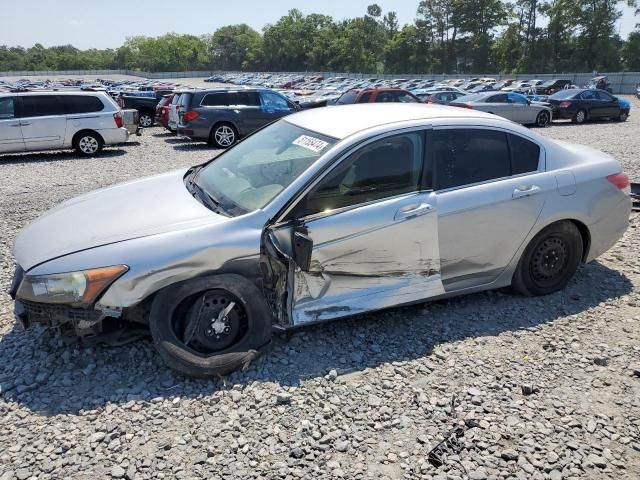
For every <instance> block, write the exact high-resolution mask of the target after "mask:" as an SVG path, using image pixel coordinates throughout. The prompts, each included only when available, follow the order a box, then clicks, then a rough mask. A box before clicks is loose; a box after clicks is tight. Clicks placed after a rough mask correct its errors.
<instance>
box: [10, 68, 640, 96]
mask: <svg viewBox="0 0 640 480" xmlns="http://www.w3.org/2000/svg"><path fill="white" fill-rule="evenodd" d="M215 73H219V74H225V73H242V72H214V71H193V72H153V73H152V72H141V71H137V70H66V71H37V72H33V71H21V72H0V78H2V77H13V78H22V77H33V76H39V77H50V78H54V77H55V78H60V77H66V76H72V75H73V76H83V75H84V76H89V75H90V76H103V77H105V78H108V77H109V76H110V75H132V76H136V77H143V78H149V79H157V80H160V79H179V78H206V77H209V76H210V75H213V74H215ZM245 73H246V72H245ZM269 73H271V74H274V75H281V74H298V75H322V76H323V77H325V78H328V77H347V78H380V79H392V78H420V79H434V80H444V79H449V78H474V77H481V78H482V77H491V78H496V79H507V78H514V79H516V80H528V79H534V78H536V79H541V80H550V79H553V78H562V79H568V80H571V81H572V82H573V83H574V84H575V85H578V86H582V85H586V84H587V83H588V82H589V80H590V79H591V78H592V77H593V76H594V75H593V73H545V74H536V73H527V74H517V75H499V74H491V73H486V74H473V75H456V74H451V75H431V74H423V75H416V74H394V75H379V74H375V73H339V72H269ZM598 75H606V76H607V77H608V78H609V82H610V84H611V88H612V90H613V93H616V94H617V93H626V94H629V93H634V92H635V88H636V85H638V84H640V72H611V73H607V72H603V73H598Z"/></svg>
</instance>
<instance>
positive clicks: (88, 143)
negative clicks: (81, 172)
mask: <svg viewBox="0 0 640 480" xmlns="http://www.w3.org/2000/svg"><path fill="white" fill-rule="evenodd" d="M78 147H79V148H80V150H81V151H82V153H86V154H87V155H91V154H92V153H96V152H97V151H98V150H99V149H100V144H99V143H98V140H96V139H95V138H94V137H92V136H86V137H82V138H81V139H80V141H79V142H78Z"/></svg>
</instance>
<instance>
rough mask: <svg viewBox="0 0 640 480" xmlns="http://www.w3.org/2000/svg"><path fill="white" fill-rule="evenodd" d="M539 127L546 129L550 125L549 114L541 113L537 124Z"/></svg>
mask: <svg viewBox="0 0 640 480" xmlns="http://www.w3.org/2000/svg"><path fill="white" fill-rule="evenodd" d="M536 123H537V124H538V126H539V127H546V126H548V125H549V114H548V113H547V112H540V113H539V114H538V119H537V122H536Z"/></svg>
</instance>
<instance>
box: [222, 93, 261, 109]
mask: <svg viewBox="0 0 640 480" xmlns="http://www.w3.org/2000/svg"><path fill="white" fill-rule="evenodd" d="M229 102H230V104H231V105H238V106H243V107H259V106H260V96H259V95H258V92H236V93H232V94H231V98H230V99H229Z"/></svg>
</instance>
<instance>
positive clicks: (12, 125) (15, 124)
mask: <svg viewBox="0 0 640 480" xmlns="http://www.w3.org/2000/svg"><path fill="white" fill-rule="evenodd" d="M9 126H10V127H19V126H20V124H19V123H10V124H9Z"/></svg>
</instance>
